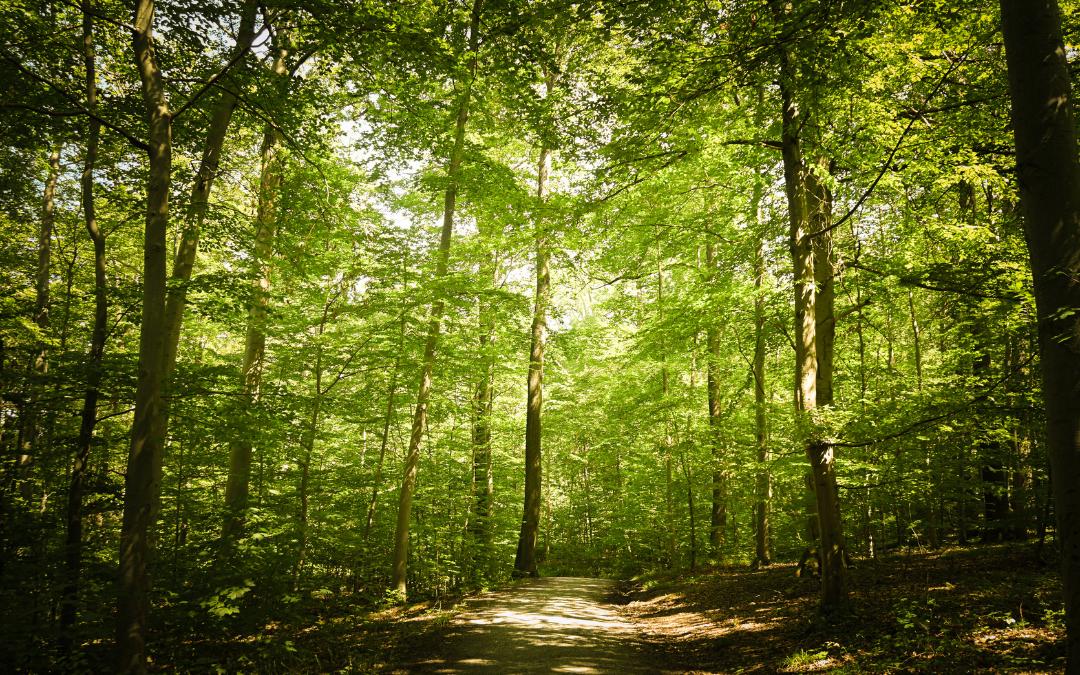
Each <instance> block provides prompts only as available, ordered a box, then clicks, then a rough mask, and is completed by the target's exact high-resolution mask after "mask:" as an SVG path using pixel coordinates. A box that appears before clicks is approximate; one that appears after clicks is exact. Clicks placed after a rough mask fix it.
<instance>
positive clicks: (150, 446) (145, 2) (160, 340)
mask: <svg viewBox="0 0 1080 675" xmlns="http://www.w3.org/2000/svg"><path fill="white" fill-rule="evenodd" d="M153 21H154V0H137V2H136V5H135V21H134V31H133V41H132V42H133V50H134V55H135V65H136V67H137V69H138V73H139V79H140V81H141V83H142V96H143V102H144V104H145V106H146V119H147V126H148V141H149V152H148V155H149V179H148V182H147V190H146V230H145V234H144V240H143V297H142V317H141V322H142V323H141V329H140V334H139V375H138V383H137V385H136V390H135V413H134V420H133V421H132V427H131V446H130V450H129V452H128V462H127V473H126V476H125V480H124V515H123V522H122V524H121V529H120V556H119V558H120V580H119V586H118V589H117V613H116V615H117V646H118V650H119V661H118V666H119V668H118V670H119V671H120V672H125V673H143V672H146V630H147V626H146V620H147V615H148V610H149V603H150V597H149V592H150V581H149V578H148V577H147V570H146V567H147V558H148V556H149V545H148V541H147V537H148V535H149V530H150V528H151V526H152V525H153V523H152V522H151V520H152V517H151V516H152V512H153V507H154V504H155V503H156V501H157V499H158V495H159V494H160V491H161V482H160V474H161V470H160V467H161V455H162V446H161V438H162V435H161V433H160V431H161V429H160V427H161V425H162V423H163V410H162V399H161V387H162V381H163V375H164V358H163V357H164V345H165V274H166V271H165V267H166V261H165V248H166V230H167V229H168V223H169V187H170V183H171V178H172V113H171V111H170V110H169V104H168V101H167V100H166V96H165V89H164V82H163V79H162V75H161V70H160V69H159V68H158V63H157V59H156V57H155V54H154V38H153Z"/></svg>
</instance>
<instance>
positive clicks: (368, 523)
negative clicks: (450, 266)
mask: <svg viewBox="0 0 1080 675" xmlns="http://www.w3.org/2000/svg"><path fill="white" fill-rule="evenodd" d="M405 324H406V317H405V314H404V310H403V311H402V315H401V332H400V333H399V336H398V346H397V355H396V356H395V357H394V370H393V372H391V373H390V383H389V384H388V385H387V387H386V414H385V416H384V417H383V427H382V434H381V435H380V437H379V460H378V462H377V463H376V464H375V478H374V479H373V483H372V486H371V500H370V501H369V502H368V509H367V519H366V520H365V521H364V541H365V542H366V541H367V540H368V537H370V536H371V527H372V525H374V524H375V508H376V505H377V504H378V501H379V489H380V487H381V486H382V477H383V467H384V466H385V463H386V448H387V445H388V444H389V443H390V426H391V425H392V424H393V420H394V397H395V396H396V395H397V385H398V377H399V372H400V370H401V353H402V352H403V351H404V349H405Z"/></svg>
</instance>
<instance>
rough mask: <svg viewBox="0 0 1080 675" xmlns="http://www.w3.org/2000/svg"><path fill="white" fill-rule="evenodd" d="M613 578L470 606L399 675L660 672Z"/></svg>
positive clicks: (535, 582) (540, 586) (545, 583)
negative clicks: (618, 602) (624, 612)
mask: <svg viewBox="0 0 1080 675" xmlns="http://www.w3.org/2000/svg"><path fill="white" fill-rule="evenodd" d="M615 594H616V583H615V582H614V581H611V580H609V579H583V578H577V577H544V578H541V579H529V580H526V581H523V582H521V583H518V584H515V585H513V586H511V587H510V588H508V589H506V590H503V591H498V592H494V593H487V594H484V595H481V596H479V597H476V598H473V599H470V600H469V601H467V602H466V603H465V604H464V605H463V607H462V609H461V612H460V613H459V614H458V615H457V616H455V617H454V619H453V620H452V621H451V622H450V623H449V625H448V626H447V627H446V628H445V629H444V630H441V631H439V632H438V633H437V634H435V635H433V636H426V637H425V638H424V640H423V641H422V642H418V643H417V644H416V652H417V654H416V657H415V658H414V660H413V661H412V662H411V663H407V664H404V665H403V666H401V667H400V668H397V669H395V671H397V672H409V673H413V672H424V673H536V672H540V673H655V672H658V671H659V670H660V668H659V666H658V665H656V664H654V663H653V662H652V661H651V657H652V655H653V652H652V650H650V649H649V647H648V645H646V644H645V642H644V641H643V640H642V638H641V633H640V631H639V630H638V628H637V626H635V625H634V624H633V623H631V622H630V621H628V620H627V619H625V618H623V617H622V616H620V613H619V612H618V611H617V607H616V606H615V605H614V604H612V600H614V599H616V596H615Z"/></svg>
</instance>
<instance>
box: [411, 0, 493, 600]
mask: <svg viewBox="0 0 1080 675" xmlns="http://www.w3.org/2000/svg"><path fill="white" fill-rule="evenodd" d="M483 7H484V0H474V1H473V5H472V12H471V15H470V21H469V30H468V36H469V37H468V47H467V49H466V52H465V54H464V60H465V67H464V69H463V71H464V74H463V76H462V77H463V79H464V82H462V83H461V92H460V93H459V94H458V97H457V100H456V101H455V115H454V135H453V139H454V140H453V147H452V148H451V150H450V158H449V162H448V163H447V169H446V177H447V183H446V192H445V193H444V198H443V222H442V229H441V230H440V233H439V246H438V249H437V250H436V252H435V279H436V280H441V279H443V278H444V277H445V276H446V274H447V271H448V269H449V266H450V243H451V240H452V238H453V235H454V211H455V209H456V207H457V196H458V187H459V181H460V177H461V165H462V162H463V161H464V158H465V128H466V125H467V124H468V121H469V105H470V103H471V102H472V87H473V82H474V81H475V79H476V67H477V60H478V51H479V48H480V17H481V12H482V10H483ZM443 309H444V303H443V300H442V299H437V300H435V301H434V302H432V303H431V310H430V324H429V326H428V333H427V339H426V340H425V342H424V360H423V365H422V366H421V370H420V384H419V386H418V388H417V392H416V410H415V412H414V413H413V423H412V431H411V433H410V435H409V449H408V454H407V455H406V457H405V467H404V472H403V477H402V481H401V494H400V496H399V499H398V515H397V529H396V531H395V533H394V560H393V564H392V566H391V572H392V573H391V581H390V584H391V587H392V589H393V590H394V591H395V592H396V593H398V594H399V595H400V596H401V597H402V598H403V599H404V597H405V594H406V592H407V580H408V575H407V569H408V561H409V518H410V515H411V512H412V501H413V492H414V491H415V490H416V472H417V468H418V466H419V464H420V443H421V442H422V441H423V437H424V429H425V427H426V425H427V416H428V399H429V397H430V396H431V378H432V373H433V371H434V369H435V352H436V349H437V348H438V346H439V333H440V332H441V331H442V313H443Z"/></svg>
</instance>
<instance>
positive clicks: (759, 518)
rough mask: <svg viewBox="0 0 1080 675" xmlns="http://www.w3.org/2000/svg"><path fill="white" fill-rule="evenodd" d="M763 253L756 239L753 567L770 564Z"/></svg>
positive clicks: (757, 198)
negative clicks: (755, 493) (755, 461)
mask: <svg viewBox="0 0 1080 675" xmlns="http://www.w3.org/2000/svg"><path fill="white" fill-rule="evenodd" d="M762 192H763V185H762V181H761V179H760V178H759V179H758V180H756V181H755V182H754V201H753V206H754V214H755V217H756V218H759V219H760V209H761V196H762ZM764 285H765V251H764V249H763V243H762V238H759V239H758V246H757V250H756V252H755V254H754V363H753V372H754V432H755V434H754V440H755V446H756V448H757V461H758V467H757V486H756V487H757V495H756V496H757V503H756V506H755V508H754V517H755V522H754V565H755V566H765V565H769V564H770V563H771V562H772V545H771V541H770V539H771V534H772V533H771V532H770V529H771V528H770V520H769V509H770V508H771V504H772V472H771V471H770V469H769V462H770V460H771V457H770V454H771V453H770V452H769V429H768V424H767V422H768V419H767V417H766V414H767V409H766V406H767V399H766V390H765V295H764Z"/></svg>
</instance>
